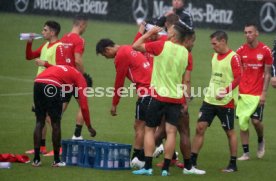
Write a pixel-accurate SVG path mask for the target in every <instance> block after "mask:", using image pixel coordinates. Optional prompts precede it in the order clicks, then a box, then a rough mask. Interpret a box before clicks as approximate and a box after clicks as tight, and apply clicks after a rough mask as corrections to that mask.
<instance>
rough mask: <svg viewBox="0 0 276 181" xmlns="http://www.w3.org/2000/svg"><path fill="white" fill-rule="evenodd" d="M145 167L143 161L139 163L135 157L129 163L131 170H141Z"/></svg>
mask: <svg viewBox="0 0 276 181" xmlns="http://www.w3.org/2000/svg"><path fill="white" fill-rule="evenodd" d="M144 166H145V162H144V161H140V160H139V159H138V158H137V157H134V158H133V159H132V160H131V162H130V167H131V168H139V169H141V168H143V167H144Z"/></svg>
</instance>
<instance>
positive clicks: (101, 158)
mask: <svg viewBox="0 0 276 181" xmlns="http://www.w3.org/2000/svg"><path fill="white" fill-rule="evenodd" d="M100 167H101V168H102V167H104V148H101V155H100Z"/></svg>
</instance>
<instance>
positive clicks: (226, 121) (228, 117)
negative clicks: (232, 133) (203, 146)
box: [198, 102, 235, 130]
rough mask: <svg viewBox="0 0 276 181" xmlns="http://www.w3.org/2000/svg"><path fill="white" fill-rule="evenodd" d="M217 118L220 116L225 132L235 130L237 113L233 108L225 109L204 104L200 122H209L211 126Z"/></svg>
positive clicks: (200, 112)
mask: <svg viewBox="0 0 276 181" xmlns="http://www.w3.org/2000/svg"><path fill="white" fill-rule="evenodd" d="M215 116H218V118H219V119H220V122H221V126H222V128H223V129H224V130H232V129H234V120H235V111H234V109H233V108H225V107H222V106H218V105H212V104H209V103H207V102H203V103H202V106H201V108H200V110H199V118H198V122H207V123H208V125H209V126H211V124H212V122H213V120H214V118H215Z"/></svg>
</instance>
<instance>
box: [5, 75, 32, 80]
mask: <svg viewBox="0 0 276 181" xmlns="http://www.w3.org/2000/svg"><path fill="white" fill-rule="evenodd" d="M0 79H5V80H14V81H21V82H34V80H31V79H20V78H16V77H10V76H2V75H0Z"/></svg>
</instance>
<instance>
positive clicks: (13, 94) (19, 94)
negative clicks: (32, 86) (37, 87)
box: [0, 92, 33, 97]
mask: <svg viewBox="0 0 276 181" xmlns="http://www.w3.org/2000/svg"><path fill="white" fill-rule="evenodd" d="M32 94H33V93H32V92H26V93H10V94H0V97H9V96H28V95H32Z"/></svg>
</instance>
